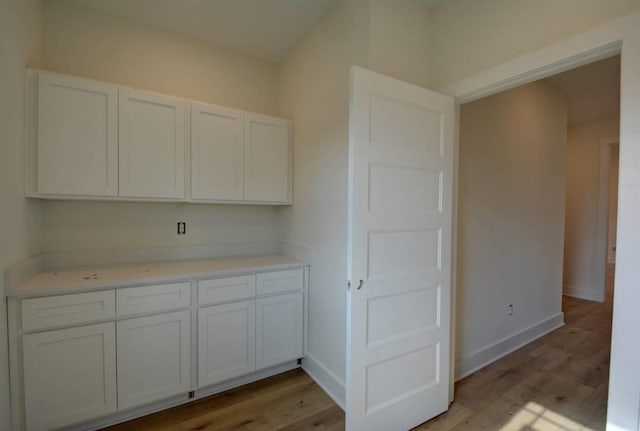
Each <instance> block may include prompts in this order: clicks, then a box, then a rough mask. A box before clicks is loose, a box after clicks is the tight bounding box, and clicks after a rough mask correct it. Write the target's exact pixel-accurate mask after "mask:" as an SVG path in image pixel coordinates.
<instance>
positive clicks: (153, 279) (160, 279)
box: [5, 256, 309, 299]
mask: <svg viewBox="0 0 640 431" xmlns="http://www.w3.org/2000/svg"><path fill="white" fill-rule="evenodd" d="M248 257H249V256H248ZM250 257H251V258H255V257H256V256H250ZM282 257H283V258H284V257H286V256H282ZM236 258H237V257H236ZM287 258H288V257H287ZM289 259H291V262H288V263H276V264H267V265H255V266H243V267H238V268H228V269H218V270H213V271H199V272H192V273H181V274H176V275H162V276H149V277H135V278H131V279H126V280H116V281H109V282H102V283H101V282H97V283H92V284H91V285H90V286H72V287H68V286H55V287H46V288H41V289H39V288H29V289H27V288H21V287H20V286H21V285H23V284H25V283H22V284H21V285H18V286H17V287H7V288H6V289H5V297H7V298H16V299H24V298H32V297H42V296H53V295H65V294H73V293H86V292H95V291H101V290H109V289H121V288H128V287H138V286H148V285H152V284H168V283H173V282H184V281H192V280H193V281H198V280H203V279H208V278H221V277H225V276H234V275H238V276H241V275H245V274H249V273H255V272H270V271H279V270H287V269H296V268H304V267H306V266H309V262H305V261H302V260H298V259H294V258H289ZM198 260H199V259H198ZM87 270H89V271H90V269H87ZM36 276H37V275H36ZM27 282H28V281H27Z"/></svg>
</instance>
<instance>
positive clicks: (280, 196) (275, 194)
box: [244, 114, 291, 202]
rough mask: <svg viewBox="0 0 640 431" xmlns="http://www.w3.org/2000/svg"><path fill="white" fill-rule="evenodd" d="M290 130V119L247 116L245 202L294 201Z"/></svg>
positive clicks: (256, 115) (255, 115)
mask: <svg viewBox="0 0 640 431" xmlns="http://www.w3.org/2000/svg"><path fill="white" fill-rule="evenodd" d="M290 130H291V122H290V121H289V120H284V119H282V118H275V117H267V116H264V115H258V114H247V115H246V116H245V163H244V169H245V183H244V199H245V200H248V201H260V202H289V201H290V200H291V131H290Z"/></svg>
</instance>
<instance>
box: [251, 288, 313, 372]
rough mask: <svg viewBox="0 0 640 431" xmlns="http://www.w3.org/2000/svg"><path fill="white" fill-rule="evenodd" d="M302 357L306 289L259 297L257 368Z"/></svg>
mask: <svg viewBox="0 0 640 431" xmlns="http://www.w3.org/2000/svg"><path fill="white" fill-rule="evenodd" d="M301 357H302V292H296V293H289V294H286V295H277V296H270V297H267V298H260V299H258V300H257V301H256V368H257V369H260V368H267V367H270V366H273V365H277V364H281V363H283V362H286V361H291V360H295V359H298V358H301Z"/></svg>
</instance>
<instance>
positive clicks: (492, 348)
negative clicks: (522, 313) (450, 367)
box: [456, 313, 564, 381]
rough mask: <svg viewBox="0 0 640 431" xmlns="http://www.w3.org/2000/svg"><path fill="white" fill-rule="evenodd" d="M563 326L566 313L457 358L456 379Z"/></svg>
mask: <svg viewBox="0 0 640 431" xmlns="http://www.w3.org/2000/svg"><path fill="white" fill-rule="evenodd" d="M562 326H564V314H563V313H558V314H555V315H553V316H551V317H549V318H547V319H545V320H542V321H540V322H538V323H536V324H534V325H532V326H529V327H528V328H525V329H523V330H522V331H520V332H517V333H515V334H513V335H510V336H508V337H506V338H503V339H502V340H500V341H498V342H496V343H494V344H491V345H489V346H487V347H485V348H483V349H481V350H479V351H477V352H475V353H472V354H471V355H469V356H467V357H464V358H460V359H457V360H456V381H458V380H460V379H463V378H465V377H467V376H468V375H470V374H472V373H475V372H476V371H478V370H480V369H481V368H484V367H486V366H487V365H489V364H490V363H492V362H494V361H496V360H498V359H500V358H502V357H503V356H506V355H508V354H509V353H511V352H513V351H515V350H518V349H519V348H520V347H522V346H524V345H526V344H529V343H530V342H532V341H533V340H535V339H537V338H540V337H542V336H543V335H546V334H548V333H549V332H551V331H553V330H555V329H558V328H560V327H562Z"/></svg>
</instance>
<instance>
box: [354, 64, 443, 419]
mask: <svg viewBox="0 0 640 431" xmlns="http://www.w3.org/2000/svg"><path fill="white" fill-rule="evenodd" d="M350 109H351V110H350V137H349V196H350V208H349V255H348V259H349V265H348V270H349V278H350V279H351V280H352V281H353V284H354V285H355V286H359V288H358V289H355V288H354V289H351V290H350V292H349V294H348V311H347V313H348V316H347V325H348V333H347V338H348V340H347V430H351V431H359V430H367V431H369V430H374V431H375V430H381V431H382V430H389V429H394V430H403V429H410V428H412V427H414V426H416V425H418V424H420V423H422V422H425V421H427V420H429V419H431V418H432V417H434V416H436V415H438V414H440V413H442V412H444V411H445V410H446V409H447V405H448V389H449V337H450V334H449V326H450V325H449V314H450V271H451V256H450V254H451V204H452V202H451V199H452V195H451V190H452V188H451V187H452V186H451V184H452V168H453V119H454V117H453V115H454V102H453V99H451V98H449V97H446V96H442V95H439V94H436V93H433V92H431V91H428V90H425V89H422V88H419V87H415V86H413V85H410V84H407V83H404V82H401V81H397V80H394V79H391V78H388V77H385V76H383V75H379V74H376V73H373V72H369V71H367V70H364V69H361V68H357V67H354V68H353V69H352V75H351V108H350ZM360 280H362V281H360Z"/></svg>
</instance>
